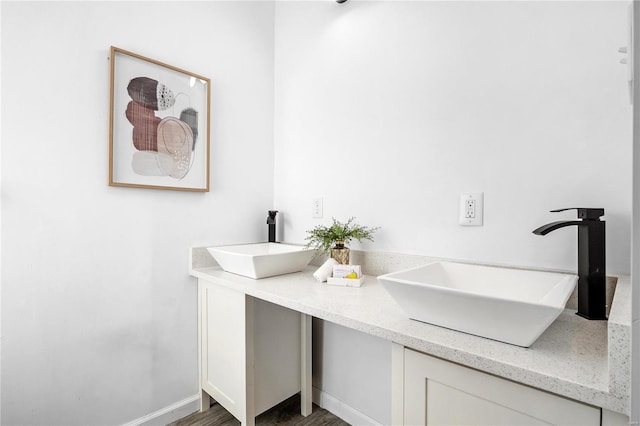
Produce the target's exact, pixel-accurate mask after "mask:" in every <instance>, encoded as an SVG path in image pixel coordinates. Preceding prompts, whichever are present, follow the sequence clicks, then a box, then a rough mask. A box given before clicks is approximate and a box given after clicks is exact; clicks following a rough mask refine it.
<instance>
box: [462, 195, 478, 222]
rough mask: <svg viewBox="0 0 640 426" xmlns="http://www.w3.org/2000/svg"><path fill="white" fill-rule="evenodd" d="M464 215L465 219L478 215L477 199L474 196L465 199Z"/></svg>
mask: <svg viewBox="0 0 640 426" xmlns="http://www.w3.org/2000/svg"><path fill="white" fill-rule="evenodd" d="M464 217H465V219H473V218H475V217H476V200H474V199H473V198H471V199H466V200H464Z"/></svg>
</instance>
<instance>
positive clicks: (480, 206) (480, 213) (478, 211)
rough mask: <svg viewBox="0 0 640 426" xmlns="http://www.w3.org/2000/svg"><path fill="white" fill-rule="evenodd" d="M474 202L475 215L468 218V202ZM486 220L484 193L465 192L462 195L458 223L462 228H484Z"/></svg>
mask: <svg viewBox="0 0 640 426" xmlns="http://www.w3.org/2000/svg"><path fill="white" fill-rule="evenodd" d="M468 201H474V202H475V203H474V204H475V215H473V217H467V216H468V215H467V202H468ZM483 218H484V192H465V193H463V194H461V195H460V214H459V217H458V223H459V224H460V225H462V226H482V224H483Z"/></svg>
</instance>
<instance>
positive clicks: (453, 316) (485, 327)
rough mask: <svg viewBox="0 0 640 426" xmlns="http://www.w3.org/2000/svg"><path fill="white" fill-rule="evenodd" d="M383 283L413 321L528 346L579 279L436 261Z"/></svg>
mask: <svg viewBox="0 0 640 426" xmlns="http://www.w3.org/2000/svg"><path fill="white" fill-rule="evenodd" d="M378 280H379V281H380V282H381V283H382V285H383V286H384V288H385V289H386V290H387V292H389V294H390V295H391V296H392V297H393V298H394V299H395V300H396V301H397V302H398V304H399V305H400V307H401V308H402V309H403V310H404V311H405V313H406V314H407V315H408V316H409V318H411V319H414V320H418V321H423V322H428V323H431V324H435V325H439V326H442V327H447V328H451V329H453V330H458V331H463V332H465V333H470V334H475V335H477V336H482V337H487V338H489V339H494V340H499V341H501V342H506V343H511V344H514V345H518V346H524V347H528V346H531V344H533V342H535V340H536V339H537V338H538V337H539V336H540V335H541V334H542V333H543V332H544V331H545V330H546V329H547V327H549V325H551V323H552V322H553V321H554V320H555V319H556V318H557V317H558V315H560V313H561V312H562V311H563V310H564V307H565V304H566V303H567V300H568V299H569V296H571V293H572V292H573V289H574V288H575V286H576V283H577V281H578V277H577V276H575V275H569V274H560V273H552V272H540V271H531V270H523V269H509V268H498V267H489V266H480V265H469V264H462V263H453V262H435V263H430V264H428V265H424V266H419V267H417V268H412V269H407V270H404V271H399V272H394V273H391V274H386V275H381V276H379V277H378Z"/></svg>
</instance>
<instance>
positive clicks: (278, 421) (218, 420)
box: [168, 395, 349, 426]
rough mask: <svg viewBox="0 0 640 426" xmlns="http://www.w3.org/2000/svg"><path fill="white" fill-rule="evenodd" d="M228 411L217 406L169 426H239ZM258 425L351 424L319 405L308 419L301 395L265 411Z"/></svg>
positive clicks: (317, 425) (259, 417) (257, 419)
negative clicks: (301, 409) (302, 413)
mask: <svg viewBox="0 0 640 426" xmlns="http://www.w3.org/2000/svg"><path fill="white" fill-rule="evenodd" d="M239 425H240V422H239V421H238V420H236V418H235V417H233V416H232V415H231V414H229V412H228V411H226V410H225V409H224V408H222V407H221V406H220V405H219V404H215V405H214V406H212V407H211V408H210V409H209V410H208V411H205V412H203V413H193V414H191V415H189V416H187V417H183V418H182V419H180V420H177V421H175V422H173V423H170V424H169V425H168V426H239ZM256 425H282V426H292V425H296V426H297V425H300V426H349V423H346V422H344V421H343V420H342V419H340V418H338V417H336V416H335V415H333V414H331V413H330V412H328V411H327V410H323V409H322V408H320V407H318V406H317V405H314V406H313V413H311V415H309V416H307V417H302V415H301V414H300V395H294V396H292V397H291V398H289V399H287V400H286V401H284V402H282V403H280V404H278V405H276V406H275V407H273V408H272V409H271V410H268V411H265V412H264V413H262V414H260V415H259V416H258V417H257V418H256Z"/></svg>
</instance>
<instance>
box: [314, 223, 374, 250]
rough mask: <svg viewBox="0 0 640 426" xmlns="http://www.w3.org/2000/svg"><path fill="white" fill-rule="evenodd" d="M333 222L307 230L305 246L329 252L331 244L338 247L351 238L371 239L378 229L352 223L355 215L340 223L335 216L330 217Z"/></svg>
mask: <svg viewBox="0 0 640 426" xmlns="http://www.w3.org/2000/svg"><path fill="white" fill-rule="evenodd" d="M331 220H332V221H333V223H332V224H331V226H324V225H318V226H316V227H315V228H313V229H312V230H310V231H307V234H308V235H307V238H305V240H307V241H308V242H307V247H311V248H314V249H315V250H317V251H323V252H325V253H329V252H330V251H331V248H333V245H334V244H335V245H336V246H337V247H338V248H340V247H341V246H344V245H345V244H349V242H350V241H351V240H353V239H356V240H358V241H360V242H362V240H369V241H373V234H374V233H375V232H376V231H377V230H378V229H380V228H379V227H378V228H370V227H368V226H360V225H358V224H357V223H354V222H353V221H354V220H355V217H351V218H349V220H347V221H346V222H344V223H342V222H339V221H337V220H336V219H335V218H331Z"/></svg>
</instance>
